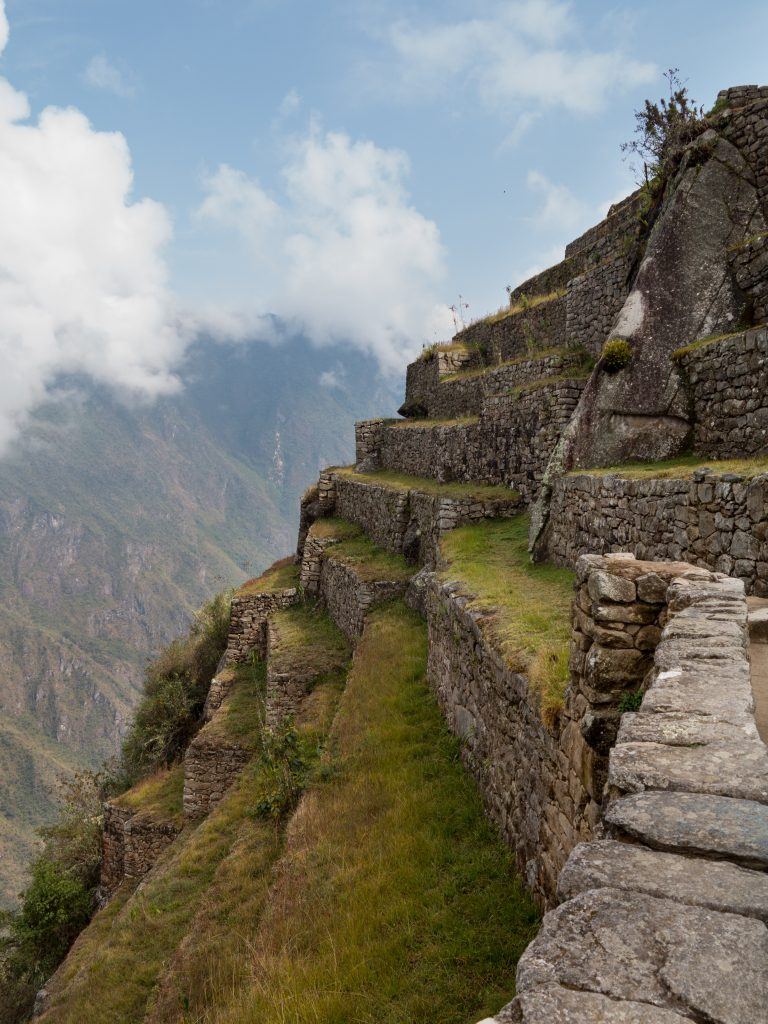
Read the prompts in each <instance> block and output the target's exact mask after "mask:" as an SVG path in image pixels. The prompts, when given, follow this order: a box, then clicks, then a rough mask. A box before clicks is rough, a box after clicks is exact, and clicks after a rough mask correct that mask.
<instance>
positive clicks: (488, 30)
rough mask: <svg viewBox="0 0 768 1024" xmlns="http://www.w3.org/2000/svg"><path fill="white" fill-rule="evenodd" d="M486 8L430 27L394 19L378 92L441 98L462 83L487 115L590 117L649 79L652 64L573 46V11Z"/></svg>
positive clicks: (530, 5)
mask: <svg viewBox="0 0 768 1024" xmlns="http://www.w3.org/2000/svg"><path fill="white" fill-rule="evenodd" d="M487 6H488V13H487V14H486V16H484V17H476V18H469V19H466V20H464V21H453V22H443V23H433V24H414V23H413V22H411V21H404V20H401V21H397V22H395V23H394V24H392V25H390V27H389V30H388V42H389V45H390V47H391V48H392V49H393V51H394V53H395V56H396V59H397V61H398V65H399V67H398V70H397V73H396V74H394V75H393V74H392V72H391V69H389V72H388V73H387V75H386V86H385V88H386V89H387V90H388V91H391V90H392V89H393V88H394V87H395V86H394V85H393V83H395V82H397V83H399V89H400V91H401V92H402V93H404V94H406V95H407V96H409V97H410V96H413V95H421V96H424V95H431V96H433V97H437V96H442V95H444V93H445V89H446V86H447V84H448V83H449V82H450V81H451V80H457V81H458V82H459V83H460V84H461V85H462V86H466V85H469V86H470V87H471V88H472V89H473V90H475V91H476V93H477V94H478V95H479V97H480V99H481V101H482V102H483V103H484V104H485V105H486V106H487V107H488V108H490V109H493V110H496V111H499V112H501V113H502V114H504V115H505V116H509V115H514V114H515V113H516V112H517V111H518V110H519V108H520V106H521V105H523V106H525V105H530V104H534V105H540V106H544V107H546V106H561V107H564V108H565V109H567V110H570V111H573V112H578V113H594V112H595V111H598V110H600V109H601V108H602V107H604V106H605V105H606V103H607V101H608V100H609V98H610V97H611V96H612V95H614V94H615V93H616V92H617V91H623V90H626V89H630V88H632V87H634V86H636V85H639V84H642V83H644V82H647V81H649V80H650V79H652V78H653V77H654V76H655V75H656V68H655V67H654V65H652V64H649V63H646V62H643V61H638V60H635V59H634V58H632V57H629V56H628V55H627V54H626V53H624V52H622V51H621V50H620V49H608V50H603V51H594V50H590V49H588V48H585V47H583V46H581V45H579V43H578V41H577V39H578V36H577V32H576V29H577V26H576V22H575V18H574V16H573V5H572V4H571V3H562V2H558V0H517V2H511V3H510V2H506V3H494V4H491V5H487Z"/></svg>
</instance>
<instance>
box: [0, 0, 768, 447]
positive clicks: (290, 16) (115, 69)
mask: <svg viewBox="0 0 768 1024" xmlns="http://www.w3.org/2000/svg"><path fill="white" fill-rule="evenodd" d="M0 10H2V0H0ZM5 11H6V15H7V18H8V21H9V23H10V38H9V42H8V45H7V47H6V48H5V52H4V54H3V56H2V61H1V63H0V74H2V75H3V76H4V77H5V78H6V79H7V80H8V81H9V82H10V84H11V85H12V86H13V88H14V89H15V90H17V91H20V92H22V93H25V94H26V95H27V97H28V100H29V107H30V117H29V119H28V120H27V122H26V123H27V124H29V125H31V126H33V127H35V126H37V127H39V126H38V125H37V118H38V117H39V114H40V112H41V111H42V110H43V109H44V108H46V107H48V106H50V105H53V106H57V107H69V106H72V107H74V108H77V110H79V111H81V112H82V113H83V114H84V115H85V116H86V117H87V118H88V119H89V121H90V124H91V125H92V128H93V132H92V133H91V135H90V136H89V137H88V139H86V138H85V129H84V128H83V126H82V125H79V126H78V128H77V131H78V132H79V133H80V135H79V137H80V138H81V139H82V141H83V145H84V150H83V152H84V153H85V148H87V145H90V144H91V143H93V145H94V147H96V148H98V147H101V148H102V149H103V148H104V138H103V136H101V134H100V133H103V132H120V133H122V135H123V136H124V138H125V141H126V143H127V146H128V149H129V154H130V156H128V154H126V155H125V166H126V167H127V166H128V164H127V161H128V160H129V159H130V160H131V161H132V167H133V173H134V183H133V190H132V192H130V193H127V192H124V193H121V189H122V188H123V184H124V182H123V181H122V176H121V172H120V171H119V169H117V168H116V167H114V166H111V168H110V169H109V171H108V172H105V175H104V176H103V180H104V182H105V183H108V182H109V181H112V180H114V188H113V191H112V193H110V194H111V195H112V196H113V199H114V198H115V197H117V198H118V199H119V201H120V203H122V204H123V207H124V209H123V208H122V207H121V210H120V211H119V217H120V218H121V220H120V226H119V227H117V224H115V225H114V226H111V225H110V221H109V218H110V217H111V216H112V213H113V212H114V209H115V203H114V202H113V201H112V199H108V198H106V196H105V199H104V203H105V206H104V210H103V212H102V213H101V214H99V222H100V223H101V224H102V229H103V231H104V232H109V233H111V235H112V236H114V235H115V232H123V231H136V232H137V236H138V235H141V238H140V239H139V240H138V241H137V243H136V246H137V248H136V250H135V254H134V255H133V256H132V257H131V261H130V265H131V270H130V273H128V271H126V269H125V267H123V266H119V267H116V269H115V272H114V274H113V275H112V277H111V278H110V282H111V283H110V284H109V286H107V285H105V284H104V282H103V281H101V280H100V281H99V282H97V284H96V285H95V286H94V288H93V289H89V290H88V296H86V297H84V298H83V299H82V302H83V303H87V302H90V301H92V300H93V292H94V290H95V292H97V293H98V295H99V301H102V299H104V296H103V295H102V292H104V291H105V290H106V291H107V292H108V293H109V289H110V288H112V289H113V290H114V287H115V286H114V283H113V280H114V279H118V280H119V281H120V284H119V289H120V290H121V294H122V292H124V291H126V290H129V289H130V287H132V286H133V283H134V276H132V275H135V273H136V265H137V264H138V262H139V261H140V257H139V255H138V254H140V253H142V252H143V253H145V254H146V255H147V259H146V261H145V262H147V263H152V264H153V265H155V264H156V269H157V273H158V277H157V280H156V281H155V282H151V281H150V282H147V280H146V279H145V278H146V275H143V276H142V279H141V280H140V281H138V282H137V283H135V287H136V289H137V294H140V295H142V296H144V299H142V302H144V304H146V303H145V299H146V294H147V292H148V291H149V292H151V293H152V296H153V301H155V300H157V301H158V302H159V301H160V300H159V299H158V295H159V291H160V289H161V288H162V289H165V291H164V293H163V294H164V298H163V299H162V301H163V302H168V303H169V304H170V305H172V306H173V309H174V311H175V312H174V315H180V314H179V310H182V309H183V311H184V315H186V316H187V317H189V313H190V310H191V311H192V313H193V315H194V316H197V318H198V320H197V323H198V324H200V325H204V326H208V327H209V328H210V329H214V330H215V329H216V326H217V325H219V326H220V329H221V330H222V332H224V333H226V331H227V330H230V332H231V333H237V330H241V331H247V330H248V329H249V325H250V327H251V328H252V325H253V324H254V323H258V322H259V321H258V318H259V317H260V316H263V314H264V313H266V312H269V311H271V310H276V311H277V312H278V313H279V314H280V315H281V316H283V317H285V318H287V319H288V320H290V319H291V318H294V319H295V322H296V324H297V326H300V327H302V328H306V329H308V330H309V333H310V335H311V336H315V338H316V340H317V341H318V343H323V342H324V341H328V340H339V339H343V338H345V337H347V338H348V339H349V340H350V342H351V343H353V344H358V345H359V346H360V347H363V348H366V347H367V348H369V349H370V350H371V351H374V352H375V353H376V354H377V355H379V356H380V358H381V360H382V363H383V364H384V365H385V366H388V368H390V369H395V368H397V367H398V366H400V365H402V363H403V362H404V360H405V359H406V358H407V357H408V355H410V354H412V353H413V351H414V349H416V350H418V347H419V346H420V345H421V344H422V343H423V342H429V341H432V340H435V338H437V337H440V336H443V335H445V334H446V333H450V331H449V327H450V321H449V319H447V315H446V313H445V307H446V306H447V305H448V304H450V303H451V302H453V301H456V298H457V296H458V294H459V292H461V293H462V294H463V295H464V296H465V298H466V300H467V301H468V302H469V304H470V314H469V315H471V316H477V315H480V314H482V313H484V312H487V311H488V310H490V309H495V308H496V307H497V306H498V305H500V304H501V302H502V301H503V299H504V287H505V285H507V284H514V283H516V281H517V280H519V278H520V276H521V275H522V274H524V273H526V272H527V271H529V270H532V269H536V268H538V267H540V266H543V265H547V264H548V263H550V262H553V261H554V260H555V259H556V258H557V255H558V252H559V251H560V249H561V248H562V246H563V244H564V243H565V242H566V241H568V240H569V239H570V238H571V237H574V236H575V235H577V234H578V233H579V232H580V231H581V230H583V229H584V228H585V227H587V226H589V224H591V223H593V222H595V221H596V220H597V219H599V217H600V215H601V213H602V212H603V210H604V209H605V207H606V205H607V204H608V203H609V202H610V201H613V200H615V199H617V198H619V197H620V196H622V195H623V194H626V193H627V192H628V191H630V190H631V188H632V181H633V179H632V174H631V172H630V170H629V168H628V167H627V166H626V164H625V163H623V162H622V158H621V154H620V152H619V144H620V143H621V141H622V140H624V139H626V138H628V137H629V136H630V134H631V132H632V127H633V117H632V114H633V110H634V109H635V108H636V107H638V106H639V105H640V104H641V103H642V100H643V99H644V97H646V96H649V95H650V96H653V97H657V96H658V95H660V93H661V92H662V90H663V85H664V83H663V80H662V77H661V75H662V72H663V70H664V69H665V68H666V67H669V66H670V65H676V66H679V67H680V68H681V73H682V75H683V77H684V78H685V79H687V80H688V83H689V88H690V90H691V92H692V94H693V95H694V96H695V97H697V98H699V99H700V100H701V101H702V102H703V103H704V104H706V105H710V104H711V103H712V101H713V100H714V97H715V94H716V92H717V90H718V89H719V88H721V87H723V86H725V85H729V84H738V83H744V82H766V81H768V61H767V60H766V55H765V40H766V38H768V5H766V4H765V3H764V0H762V2H756V0H755V2H752V0H747V2H741V3H732V4H730V5H725V4H722V3H696V4H693V3H686V2H680V0H665V2H656V0H653V2H640V3H638V2H636V3H633V4H610V3H608V4H607V3H597V2H574V3H566V2H560V0H520V2H510V3H496V2H492V0H487V2H486V0H476V2H471V0H465V2H463V3H460V2H443V3H427V2H412V3H384V2H378V0H370V2H367V0H326V2H323V3H317V2H315V3H309V2H304V0H283V2H281V0H218V2H217V0H162V2H160V3H158V2H157V0H154V2H151V3H150V2H148V0H130V2H128V0H66V2H65V0H6V3H5ZM13 116H14V117H15V116H16V115H15V114H14V115H13ZM17 121H18V119H17ZM63 137H64V136H63V135H62V138H63ZM86 144H87V145H86ZM57 145H63V146H64V148H65V149H66V143H65V142H62V141H61V140H59V141H54V140H53V139H52V138H51V139H48V138H47V139H46V147H45V148H44V151H45V153H46V154H50V153H51V152H52V151H53V147H55V146H57ZM2 147H3V142H2V138H0V159H2V156H3V148H2ZM19 147H20V148H21V149H22V150H23V148H24V147H23V144H22V143H21V141H19V146H17V150H18V149H19ZM15 152H16V151H15ZM14 159H16V160H23V159H26V157H23V156H18V154H17V155H16V156H15V157H14ZM83 159H84V160H85V156H84V157H83ZM20 166H21V165H20ZM62 168H63V164H62ZM50 173H51V176H53V174H54V171H53V170H51V172H50ZM62 173H69V172H68V171H67V170H65V169H64V170H63V169H61V168H60V169H59V170H58V171H56V174H57V175H58V176H59V177H60V176H61V174H62ZM109 175H112V177H111V178H110V177H109ZM73 177H74V171H73ZM96 178H98V176H96ZM95 180H96V179H95ZM89 187H91V188H93V187H94V186H93V185H91V186H88V185H87V184H86V183H83V186H82V189H80V192H79V193H78V191H77V189H78V185H77V182H76V180H74V181H73V183H72V191H71V195H73V196H74V197H75V201H76V202H77V203H78V204H81V205H82V211H81V216H82V219H83V227H82V228H81V229H80V228H79V229H77V231H76V233H77V234H78V235H81V236H82V237H84V238H90V237H91V227H90V226H89V225H88V221H87V217H88V197H87V195H86V194H85V192H86V191H87V189H88V188H89ZM41 188H42V189H43V192H45V189H46V188H48V189H49V191H50V190H51V189H52V188H53V186H52V185H51V183H50V182H49V183H47V184H46V183H43V185H41ZM108 190H109V189H108V187H107V184H105V193H106V192H107V191H108ZM68 194H70V193H68ZM46 195H47V193H46ZM53 195H54V196H56V197H58V198H57V201H60V195H59V193H58V192H55V191H54V192H53ZM144 197H149V198H150V199H152V200H154V201H155V202H156V203H159V204H162V207H163V208H164V210H160V208H153V209H154V213H153V212H152V210H150V209H149V208H146V209H144V211H143V215H144V217H143V220H142V217H139V216H134V213H137V211H136V210H135V209H134V210H133V211H131V210H130V207H131V204H135V203H136V201H137V200H140V199H142V198H144ZM47 201H53V200H52V199H51V198H50V196H48V197H47V198H46V197H45V196H44V195H42V194H41V198H40V199H39V204H40V207H41V208H42V206H43V204H44V203H45V202H47ZM126 211H127V212H126ZM124 214H125V216H124ZM93 215H94V217H95V216H96V213H95V211H94V214H93ZM163 217H165V226H164V227H163V223H162V220H163ZM130 219H132V220H133V226H132V227H131V228H130V229H129V228H127V227H126V224H127V221H128V220H130ZM147 219H149V220H151V221H152V224H151V227H150V228H149V229H147V224H146V223H145V221H147ZM124 221H125V223H123V222H124ZM137 221H141V222H142V223H141V224H140V225H139V226H138V227H137V226H136V222H137ZM48 223H49V219H45V221H44V224H45V225H46V226H45V227H42V228H40V230H42V231H45V230H47V225H48ZM97 226H98V225H95V226H94V227H93V230H97ZM147 230H148V231H149V234H150V235H151V239H150V238H149V237H148V236H147ZM142 232H144V233H143V234H142ZM0 233H2V229H0ZM21 234H22V232H21V229H20V230H19V232H18V235H19V236H21ZM160 236H163V237H160ZM2 241H3V240H2V238H0V242H2ZM99 244H100V245H101V241H100V242H99ZM142 246H143V247H144V248H142ZM113 248H114V247H113ZM80 257H81V254H80V253H79V252H78V253H76V254H74V257H73V258H74V260H75V262H78V261H80ZM106 258H107V257H105V256H104V253H103V251H102V249H99V255H98V260H100V261H102V262H103V261H104V259H106ZM109 258H110V259H111V258H114V259H115V260H116V261H119V259H122V258H123V257H122V255H120V254H118V255H115V254H114V252H112V255H111V256H110V257H109ZM19 260H20V262H21V263H22V264H23V265H24V266H27V265H28V264H30V262H31V257H29V256H28V255H27V254H25V253H23V252H22V253H20V255H19ZM65 260H67V261H69V262H72V258H71V254H70V255H67V256H65V255H64V254H62V261H65ZM84 262H87V263H89V264H90V265H93V264H94V263H95V262H97V258H96V257H94V256H93V255H92V254H91V253H90V252H89V254H88V256H87V258H86V259H84ZM11 270H12V271H13V268H11ZM25 272H26V271H25ZM140 276H141V275H140ZM128 279H130V281H131V282H132V283H131V284H126V281H127V280H128ZM24 280H25V281H26V278H25V279H24ZM46 287H47V286H45V285H43V286H40V287H38V286H37V285H35V295H36V298H35V302H37V303H39V304H42V305H43V307H44V308H45V311H46V314H48V312H49V310H48V302H47V298H46V297H45V295H46V293H45V288H46ZM29 292H30V287H29V286H28V284H25V294H28V293H29ZM110 294H111V293H109V294H108V295H107V296H106V299H104V301H106V302H107V304H109V303H110V302H112V298H110ZM40 296H42V298H41V297H40ZM103 305H104V302H102V306H103ZM70 306H71V303H70ZM152 315H153V317H155V320H157V321H158V323H159V320H162V315H161V314H160V313H159V312H158V311H157V310H156V311H155V312H153V314H152ZM158 318H159V320H158ZM238 318H240V319H239V320H238ZM254 318H255V319H254ZM49 319H52V320H53V321H54V326H53V327H52V328H51V330H52V331H53V333H54V334H55V335H56V339H57V341H56V344H57V345H58V346H59V354H58V356H57V359H58V362H57V361H56V360H54V361H53V364H52V365H51V366H48V364H45V366H44V367H43V371H42V378H43V380H42V383H43V386H45V380H46V379H47V378H46V374H47V375H48V377H50V374H51V373H52V372H54V370H55V368H56V367H57V366H58V367H59V368H60V367H61V364H62V359H61V352H60V349H61V345H60V337H61V334H62V330H63V331H64V333H67V332H69V333H70V334H71V332H72V327H71V325H72V322H73V320H77V321H78V322H84V323H87V324H88V325H89V329H90V327H91V326H92V336H93V337H94V339H95V338H97V337H98V336H99V334H100V332H106V333H108V332H109V330H110V327H109V325H108V324H106V325H105V322H104V317H103V316H102V315H99V316H94V315H93V314H92V310H91V309H90V308H88V309H86V308H83V309H79V308H78V309H77V310H73V309H72V308H68V309H67V310H66V313H62V312H61V310H60V308H59V306H56V310H55V315H53V316H52V317H49ZM62 324H63V325H64V326H63V327H62ZM238 324H239V326H238ZM153 329H157V330H161V329H162V330H164V329H165V328H164V327H163V328H161V327H158V325H157V323H156V324H155V328H153ZM313 332H314V335H313ZM2 336H3V335H2V323H1V322H0V344H2ZM164 338H165V340H164V341H163V342H162V344H161V345H160V348H161V349H163V351H164V353H165V355H164V358H165V360H166V363H167V366H165V367H162V366H160V365H159V361H156V362H157V365H155V364H153V365H152V366H151V367H150V371H151V374H152V375H154V379H156V380H157V381H161V378H163V374H164V372H165V370H167V369H169V368H170V369H171V370H172V361H173V359H174V358H176V357H177V356H178V351H179V350H180V348H183V341H181V342H178V344H176V343H174V342H172V341H171V340H170V338H169V336H164ZM96 343H97V344H98V342H96ZM163 346H165V348H164V347H163ZM102 347H103V343H102ZM71 349H72V346H71V345H69V347H68V349H67V352H68V355H67V358H70V359H71V358H72V357H71V355H70V354H69V353H71ZM119 351H120V350H119V349H117V350H116V353H119ZM117 357H118V356H117V355H116V358H117ZM77 358H78V359H80V361H81V363H83V362H84V368H85V369H86V371H87V372H91V364H94V365H96V364H95V363H94V360H93V358H92V355H91V354H90V353H88V354H86V355H84V356H81V355H78V356H77ZM150 361H151V360H150ZM75 362H77V359H76V360H75ZM102 362H103V360H102ZM145 362H146V360H145ZM144 369H146V366H145V367H144ZM92 372H94V373H95V375H97V376H98V375H99V374H100V373H101V374H102V376H103V377H108V376H109V374H110V373H111V372H112V369H109V368H106V369H105V368H104V367H101V364H99V365H98V366H97V367H96V369H95V370H93V371H92ZM138 378H139V373H138V370H137V374H136V384H135V386H136V387H141V386H142V384H141V382H140V381H139V379H138ZM129 384H130V382H129ZM131 386H132V385H131ZM161 386H165V385H162V384H158V388H160V387H161ZM31 400H32V399H30V401H31ZM2 403H3V395H2V393H0V416H1V415H2ZM27 404H28V403H27ZM19 415H20V416H23V411H22V412H20V413H19ZM0 444H2V429H0Z"/></svg>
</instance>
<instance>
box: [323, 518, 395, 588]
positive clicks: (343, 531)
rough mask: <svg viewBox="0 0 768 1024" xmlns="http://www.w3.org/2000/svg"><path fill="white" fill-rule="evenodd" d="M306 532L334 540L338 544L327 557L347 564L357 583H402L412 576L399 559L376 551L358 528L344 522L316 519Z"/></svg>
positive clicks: (386, 552) (382, 551) (379, 549)
mask: <svg viewBox="0 0 768 1024" xmlns="http://www.w3.org/2000/svg"><path fill="white" fill-rule="evenodd" d="M310 532H311V533H312V534H313V535H314V536H316V537H333V538H335V539H336V540H338V541H339V543H338V544H335V545H334V546H333V549H332V550H331V551H330V552H329V554H330V557H331V558H334V559H338V560H340V561H342V562H346V563H348V564H349V565H351V566H352V567H353V568H354V570H355V572H356V573H357V575H358V576H359V577H360V578H361V579H363V580H366V581H368V582H373V581H374V580H394V581H398V580H401V581H403V582H406V581H407V580H409V579H410V578H411V576H413V574H414V572H415V569H414V567H413V566H410V565H408V563H407V562H406V561H405V559H404V558H403V557H402V556H401V555H393V554H390V553H389V552H388V551H384V550H383V549H382V548H379V547H377V546H376V545H375V544H374V543H373V542H372V541H371V540H369V539H368V537H367V536H366V535H365V533H364V532H363V530H362V529H361V528H360V527H359V526H355V525H354V523H348V522H346V520H344V519H318V520H317V521H316V522H315V523H313V525H312V527H311V530H310Z"/></svg>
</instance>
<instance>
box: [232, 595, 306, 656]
mask: <svg viewBox="0 0 768 1024" xmlns="http://www.w3.org/2000/svg"><path fill="white" fill-rule="evenodd" d="M298 600H299V592H298V590H296V588H295V587H289V588H286V589H285V590H270V591H265V592H264V593H261V594H235V595H234V596H233V597H232V613H231V618H230V621H229V637H228V639H227V650H226V654H225V663H226V664H228V665H237V664H242V663H243V662H245V661H247V660H248V659H249V658H250V657H251V655H252V653H254V652H255V653H256V654H257V655H258V656H259V657H260V658H263V657H264V655H265V653H266V649H267V647H266V644H267V639H266V622H267V617H268V616H269V613H270V612H272V611H274V610H275V609H276V608H289V607H290V606H291V605H293V604H296V602H297V601H298Z"/></svg>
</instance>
